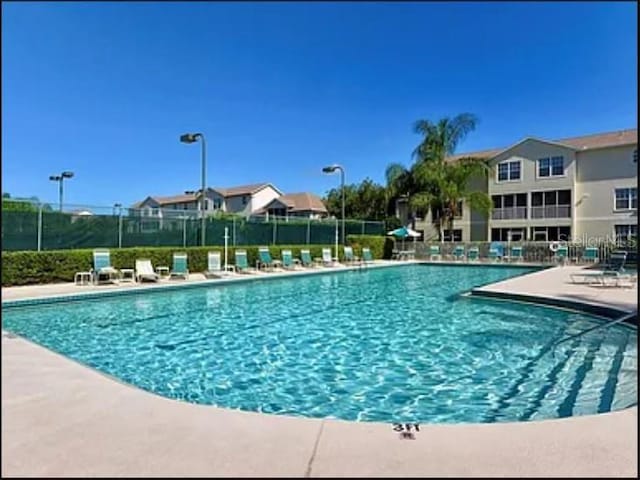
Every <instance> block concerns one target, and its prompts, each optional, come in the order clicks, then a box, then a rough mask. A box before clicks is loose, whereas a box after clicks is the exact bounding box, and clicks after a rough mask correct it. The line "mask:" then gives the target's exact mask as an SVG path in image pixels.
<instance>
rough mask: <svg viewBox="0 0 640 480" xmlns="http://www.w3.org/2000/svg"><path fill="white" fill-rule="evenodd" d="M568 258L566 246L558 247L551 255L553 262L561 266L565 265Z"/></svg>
mask: <svg viewBox="0 0 640 480" xmlns="http://www.w3.org/2000/svg"><path fill="white" fill-rule="evenodd" d="M568 258H569V247H567V246H566V245H560V246H559V247H558V249H557V250H556V251H555V254H554V255H553V260H554V261H555V262H557V263H561V264H562V265H564V264H566V263H567V259H568Z"/></svg>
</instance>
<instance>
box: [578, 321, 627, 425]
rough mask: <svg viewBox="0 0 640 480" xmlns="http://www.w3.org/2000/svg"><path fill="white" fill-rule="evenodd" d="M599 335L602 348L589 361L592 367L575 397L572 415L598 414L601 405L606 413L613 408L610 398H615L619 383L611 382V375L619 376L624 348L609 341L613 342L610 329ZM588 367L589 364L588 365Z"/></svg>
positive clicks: (585, 375) (586, 372)
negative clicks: (618, 371) (614, 394)
mask: <svg viewBox="0 0 640 480" xmlns="http://www.w3.org/2000/svg"><path fill="white" fill-rule="evenodd" d="M595 333H596V332H594V334H595ZM597 333H598V336H600V337H601V338H600V340H599V341H598V344H599V345H600V347H599V349H598V350H597V351H595V352H594V356H593V358H591V359H587V360H588V361H590V365H591V367H590V368H588V369H587V368H585V373H584V377H583V379H582V383H581V384H580V386H579V390H578V392H577V395H576V397H575V401H574V405H573V410H572V415H589V414H594V413H598V410H599V407H598V406H599V405H603V409H604V410H605V411H609V409H610V407H611V400H610V399H608V396H610V397H611V398H613V395H612V392H613V391H614V390H615V386H616V383H617V382H616V379H615V378H612V379H611V380H609V373H610V372H611V373H612V374H614V375H616V376H617V370H619V363H620V362H621V361H622V350H623V348H624V346H623V347H622V348H620V347H618V346H616V345H614V344H613V343H612V342H609V341H608V340H613V338H612V332H611V331H610V330H608V329H607V330H602V331H601V332H597ZM592 341H593V340H592ZM588 366H589V364H587V365H586V367H588ZM594 409H596V410H594Z"/></svg>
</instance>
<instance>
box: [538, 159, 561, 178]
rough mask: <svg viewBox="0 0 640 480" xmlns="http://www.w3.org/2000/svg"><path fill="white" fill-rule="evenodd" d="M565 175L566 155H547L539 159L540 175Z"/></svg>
mask: <svg viewBox="0 0 640 480" xmlns="http://www.w3.org/2000/svg"><path fill="white" fill-rule="evenodd" d="M563 175H564V157H545V158H539V159H538V177H562V176H563Z"/></svg>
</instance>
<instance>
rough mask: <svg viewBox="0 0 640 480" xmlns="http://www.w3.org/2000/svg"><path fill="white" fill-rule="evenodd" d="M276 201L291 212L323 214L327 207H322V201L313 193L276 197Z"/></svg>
mask: <svg viewBox="0 0 640 480" xmlns="http://www.w3.org/2000/svg"><path fill="white" fill-rule="evenodd" d="M277 200H279V201H280V202H282V203H284V204H286V205H288V206H289V210H290V211H291V212H296V211H301V210H302V211H312V212H323V213H326V212H327V207H325V206H324V203H323V202H322V199H321V198H320V197H318V196H317V195H314V194H313V193H308V192H301V193H287V194H286V195H282V196H281V197H278V199H277Z"/></svg>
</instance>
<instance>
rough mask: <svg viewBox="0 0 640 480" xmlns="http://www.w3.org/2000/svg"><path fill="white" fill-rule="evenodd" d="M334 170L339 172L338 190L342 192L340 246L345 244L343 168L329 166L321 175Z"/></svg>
mask: <svg viewBox="0 0 640 480" xmlns="http://www.w3.org/2000/svg"><path fill="white" fill-rule="evenodd" d="M336 170H340V190H341V191H342V244H343V245H345V244H346V238H345V235H344V168H342V166H340V165H329V166H327V167H324V168H323V169H322V172H323V173H334V172H335V171H336Z"/></svg>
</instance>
